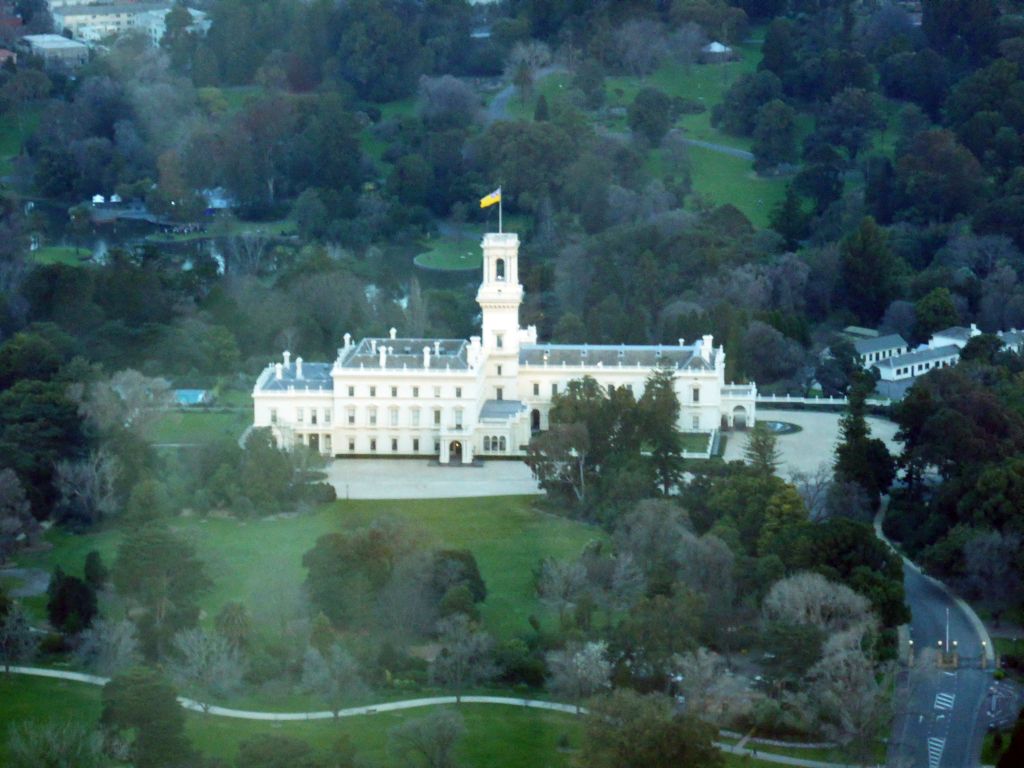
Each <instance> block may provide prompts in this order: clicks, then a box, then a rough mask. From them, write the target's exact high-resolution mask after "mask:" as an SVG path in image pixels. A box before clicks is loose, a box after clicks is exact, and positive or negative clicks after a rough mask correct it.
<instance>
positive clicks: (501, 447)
mask: <svg viewBox="0 0 1024 768" xmlns="http://www.w3.org/2000/svg"><path fill="white" fill-rule="evenodd" d="M498 450H499V451H504V450H505V438H504V436H502V437H499V438H498Z"/></svg>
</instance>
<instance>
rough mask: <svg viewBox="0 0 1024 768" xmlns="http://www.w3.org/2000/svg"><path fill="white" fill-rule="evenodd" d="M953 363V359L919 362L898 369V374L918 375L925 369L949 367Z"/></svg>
mask: <svg viewBox="0 0 1024 768" xmlns="http://www.w3.org/2000/svg"><path fill="white" fill-rule="evenodd" d="M951 365H953V361H952V360H937V361H936V362H934V363H917V364H916V365H908V366H905V367H903V368H897V369H896V375H897V376H916V375H917V374H919V373H922V372H924V371H928V370H931V369H932V368H948V367H949V366H951Z"/></svg>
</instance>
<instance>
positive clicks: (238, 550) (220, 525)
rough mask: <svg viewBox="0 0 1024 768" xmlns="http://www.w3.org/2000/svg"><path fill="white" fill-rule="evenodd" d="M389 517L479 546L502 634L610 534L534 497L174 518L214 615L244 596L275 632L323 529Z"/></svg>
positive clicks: (55, 558)
mask: <svg viewBox="0 0 1024 768" xmlns="http://www.w3.org/2000/svg"><path fill="white" fill-rule="evenodd" d="M381 516H389V517H392V518H395V519H398V520H402V521H406V522H408V523H411V524H414V525H416V526H417V527H419V528H420V529H421V530H422V531H423V532H424V535H425V536H426V537H427V539H428V541H431V542H432V543H434V544H436V545H438V546H445V547H464V548H467V549H469V550H471V551H472V552H473V554H474V555H475V556H476V558H477V561H478V563H479V565H480V571H481V574H482V575H483V578H484V581H485V582H486V583H487V589H488V597H487V600H486V601H485V602H484V603H483V605H482V610H481V613H482V615H483V620H484V622H485V624H486V625H487V627H488V629H489V630H490V631H491V632H492V633H493V634H494V635H495V636H497V637H499V638H508V637H513V636H516V635H522V634H526V633H529V632H530V631H531V630H530V626H529V623H528V619H529V617H530V616H531V615H536V616H538V617H539V618H541V619H542V620H543V621H553V620H554V614H553V612H552V611H551V610H549V609H547V608H546V607H545V606H543V605H541V604H540V603H539V602H538V600H537V598H536V596H535V593H534V590H533V584H532V579H533V576H532V571H533V568H534V567H535V566H536V565H537V563H538V562H539V561H540V560H541V558H544V557H547V556H555V557H572V556H576V555H578V554H579V553H580V552H581V551H582V549H583V547H584V546H585V545H586V544H587V542H589V541H591V540H592V539H596V538H601V537H603V535H604V534H603V533H602V532H601V531H600V530H599V529H597V528H593V527H590V526H587V525H584V524H582V523H578V522H574V521H569V520H565V519H563V518H558V517H553V516H549V515H546V514H543V513H540V512H537V511H535V510H534V509H533V507H532V506H531V498H529V497H494V498H476V499H432V500H411V501H339V502H335V503H334V504H332V505H328V506H326V507H324V508H322V509H320V510H319V511H317V512H314V513H309V514H306V515H301V516H295V517H289V518H285V519H282V518H275V519H264V520H250V521H239V520H234V519H223V518H210V519H201V518H180V519H176V520H175V521H174V522H173V524H174V527H175V528H176V529H178V530H179V531H180V532H181V533H182V534H183V535H185V536H187V537H188V538H189V539H191V540H192V541H194V542H195V545H196V548H197V550H198V552H199V556H200V558H201V559H202V560H203V562H204V563H206V565H207V568H208V571H209V575H210V577H211V578H212V580H213V583H214V587H213V589H212V590H211V591H210V592H209V593H208V594H206V595H205V596H204V598H203V599H202V601H201V607H202V608H203V609H204V611H205V614H206V620H210V617H212V616H213V615H215V614H216V613H217V611H218V610H219V609H220V607H221V606H222V605H223V604H224V603H226V602H228V601H231V600H241V601H242V602H244V603H245V604H246V605H247V606H248V607H249V610H250V612H251V613H252V615H253V621H254V623H255V625H256V626H257V629H259V630H261V631H263V632H266V633H268V634H269V633H270V632H272V631H275V630H276V629H277V628H278V627H279V626H280V624H279V622H280V621H281V620H282V617H288V616H291V615H292V614H293V612H294V610H295V607H296V601H297V600H298V596H299V590H300V586H301V584H302V581H303V580H304V579H305V576H306V572H305V569H304V568H303V567H302V555H303V554H304V553H305V552H306V551H307V550H308V549H310V548H311V547H312V546H313V544H314V543H315V542H316V540H317V538H318V537H319V536H321V535H323V534H325V533H328V532H331V531H337V530H340V529H343V528H347V527H356V526H361V525H365V524H367V523H369V522H370V521H372V520H373V519H375V518H378V517H381ZM119 536H120V533H119V532H118V531H116V530H105V531H101V532H98V533H91V534H87V535H81V536H74V535H71V534H68V533H65V532H63V531H60V530H53V531H51V532H50V533H49V534H47V539H48V540H49V541H50V542H51V543H52V544H53V549H52V550H50V551H48V552H42V553H35V554H32V555H25V556H22V557H21V558H19V564H21V565H26V566H35V567H40V568H44V569H46V570H48V571H51V570H53V568H54V566H56V565H58V564H59V565H61V567H63V568H64V569H65V571H67V572H69V573H80V572H81V570H82V568H83V565H84V562H85V556H86V554H87V553H88V552H89V550H90V549H98V550H99V551H100V552H101V554H102V555H103V556H104V559H105V560H107V562H112V560H113V556H114V553H115V551H116V547H117V542H118V539H119ZM29 608H33V606H32V605H31V604H30V605H29Z"/></svg>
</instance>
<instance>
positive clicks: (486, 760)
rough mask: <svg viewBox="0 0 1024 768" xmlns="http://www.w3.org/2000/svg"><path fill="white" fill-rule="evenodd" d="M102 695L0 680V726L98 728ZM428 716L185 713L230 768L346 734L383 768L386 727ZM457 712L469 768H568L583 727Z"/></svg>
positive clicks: (196, 738)
mask: <svg viewBox="0 0 1024 768" xmlns="http://www.w3.org/2000/svg"><path fill="white" fill-rule="evenodd" d="M100 691H101V689H100V688H98V687H95V686H90V685H84V684H82V683H66V682H63V681H54V680H43V679H38V678H26V677H20V676H13V677H3V676H2V675H0V723H2V724H5V725H6V724H7V723H12V722H18V721H21V720H27V719H31V720H80V721H83V722H86V723H95V722H96V721H97V720H98V718H99V712H100V695H101V694H100ZM432 711H434V710H432V709H416V710H409V711H406V712H401V713H382V714H379V715H373V716H367V717H358V718H344V719H341V720H338V721H314V722H309V723H303V722H298V723H274V724H271V723H259V722H249V721H244V720H234V719H229V718H219V717H211V716H204V715H200V714H189V715H188V724H187V727H188V734H189V737H190V739H191V740H192V743H193V744H194V745H195V746H196V747H197V748H198V749H200V750H201V751H202V752H204V753H206V754H208V755H212V756H216V757H221V758H224V759H226V760H228V761H231V762H232V764H233V761H234V759H235V757H236V755H237V752H238V744H239V743H240V742H241V741H243V740H244V739H246V738H249V737H251V736H254V735H257V734H275V735H281V736H291V737H293V738H297V739H302V740H304V741H307V742H309V743H310V744H312V745H313V746H315V747H317V748H320V749H328V748H330V746H331V745H332V744H333V743H334V742H336V741H337V739H338V738H339V737H342V736H347V737H348V738H350V739H351V740H352V744H353V745H354V746H355V748H356V750H357V751H358V752H360V753H362V754H364V755H366V756H367V757H369V758H371V759H373V760H374V762H377V763H379V764H382V765H388V764H390V763H389V760H388V754H387V741H388V731H389V729H390V728H392V727H393V726H395V725H397V724H399V723H402V722H405V721H406V720H409V719H412V718H416V717H423V716H424V715H426V714H429V713H430V712H432ZM459 711H460V712H461V713H462V715H463V717H464V718H465V721H466V735H465V737H464V739H463V743H462V748H461V750H460V751H461V755H460V757H461V758H462V760H461V762H462V763H463V764H464V765H467V766H480V767H481V768H482V766H488V767H489V768H535V766H551V767H552V768H558V767H561V766H567V765H568V763H569V757H570V754H569V753H568V752H563V751H560V750H559V749H558V747H557V743H558V739H559V737H560V736H561V735H562V734H567V735H568V737H569V743H570V745H571V746H572V747H576V746H578V744H579V739H580V726H579V722H578V721H577V720H576V718H574V717H573V716H572V715H564V714H560V713H555V712H540V711H537V710H527V709H517V708H514V707H499V706H485V705H463V706H462V707H460V708H459ZM6 740H7V729H6V727H3V728H0V764H2V763H3V762H4V759H3V758H4V757H5V752H4V746H5V744H6Z"/></svg>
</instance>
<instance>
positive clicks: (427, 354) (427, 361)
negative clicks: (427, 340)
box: [423, 347, 430, 368]
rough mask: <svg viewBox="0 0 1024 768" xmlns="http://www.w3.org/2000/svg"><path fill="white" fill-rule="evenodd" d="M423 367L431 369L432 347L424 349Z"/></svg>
mask: <svg viewBox="0 0 1024 768" xmlns="http://www.w3.org/2000/svg"><path fill="white" fill-rule="evenodd" d="M423 367H424V368H429V367H430V347H424V348H423Z"/></svg>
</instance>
